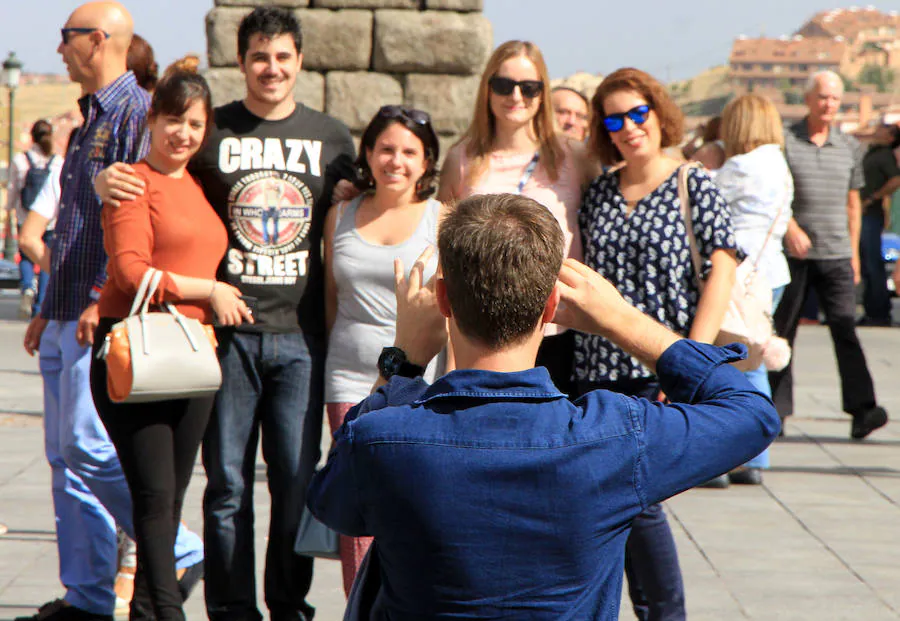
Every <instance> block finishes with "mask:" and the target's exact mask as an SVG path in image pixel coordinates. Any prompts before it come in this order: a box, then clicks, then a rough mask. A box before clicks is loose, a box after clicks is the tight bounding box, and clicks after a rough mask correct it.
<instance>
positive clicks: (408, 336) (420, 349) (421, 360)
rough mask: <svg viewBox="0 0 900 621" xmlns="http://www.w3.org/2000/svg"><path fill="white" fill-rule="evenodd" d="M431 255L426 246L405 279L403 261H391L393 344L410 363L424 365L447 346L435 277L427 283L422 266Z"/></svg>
mask: <svg viewBox="0 0 900 621" xmlns="http://www.w3.org/2000/svg"><path fill="white" fill-rule="evenodd" d="M432 256H434V247H433V246H429V247H428V248H426V249H425V251H424V252H423V253H422V254H421V255H419V258H418V259H416V262H415V263H413V266H412V270H411V271H410V273H409V279H407V278H406V271H405V269H404V267H403V261H401V260H400V259H394V292H395V294H396V297H397V336H396V338H395V339H394V345H395V346H397V347H399V348H400V349H402V350H403V351H404V352H405V353H406V357H407V359H409V361H410V362H412V363H414V364H417V365H421V366H426V365H427V364H428V363H429V362H431V359H432V358H434V357H435V356H436V355H438V353H440V351H441V350H442V349H443V348H444V346H445V345H446V344H447V322H446V319H445V318H444V316H443V315H442V314H441V311H440V309H439V308H438V303H437V295H436V294H435V282H436V278H437V277H436V276H433V277H432V278H431V279H430V280H429V281H428V282H427V283H423V281H424V279H425V266H426V265H428V261H430V260H431V257H432Z"/></svg>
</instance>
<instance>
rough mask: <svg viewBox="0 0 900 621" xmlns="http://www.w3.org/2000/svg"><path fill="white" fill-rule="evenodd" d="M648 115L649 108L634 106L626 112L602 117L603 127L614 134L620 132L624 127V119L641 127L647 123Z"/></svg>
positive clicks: (644, 105)
mask: <svg viewBox="0 0 900 621" xmlns="http://www.w3.org/2000/svg"><path fill="white" fill-rule="evenodd" d="M649 114H650V106H649V105H647V104H642V105H640V106H635V107H634V108H632V109H631V110H629V111H627V112H619V113H617V114H607V115H606V116H605V117H603V125H605V126H606V130H607V131H609V132H613V133H615V132H618V131H622V128H623V127H625V117H628V118H629V119H631V120H632V122H633V123H634V124H635V125H643V124H644V123H646V122H647V116H648V115H649Z"/></svg>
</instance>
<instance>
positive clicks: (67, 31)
mask: <svg viewBox="0 0 900 621" xmlns="http://www.w3.org/2000/svg"><path fill="white" fill-rule="evenodd" d="M98 31H99V32H102V33H103V38H104V39H109V33H108V32H106V31H105V30H101V29H100V28H60V29H59V33H60V34H61V35H62V42H63V44H66V43H68V42H69V39H70V38H71V37H70V35H73V34H90V33H92V32H98Z"/></svg>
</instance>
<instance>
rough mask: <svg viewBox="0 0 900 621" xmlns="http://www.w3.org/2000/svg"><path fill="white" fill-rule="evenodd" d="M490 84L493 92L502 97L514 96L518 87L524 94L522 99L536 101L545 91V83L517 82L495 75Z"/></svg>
mask: <svg viewBox="0 0 900 621" xmlns="http://www.w3.org/2000/svg"><path fill="white" fill-rule="evenodd" d="M488 84H490V86H491V90H492V91H494V93H496V94H497V95H500V96H501V97H506V96H508V95H512V94H513V91H514V90H516V87H517V86H518V87H519V91H520V92H521V93H522V97H524V98H525V99H534V98H535V97H537V96H538V95H540V94H541V93H542V92H543V90H544V83H543V82H541V81H540V80H522V81H520V82H516V81H515V80H511V79H509V78H501V77H500V76H498V75H495V76H494V77H492V78H491V79H490V80H488Z"/></svg>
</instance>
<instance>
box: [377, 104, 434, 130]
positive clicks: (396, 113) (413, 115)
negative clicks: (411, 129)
mask: <svg viewBox="0 0 900 621" xmlns="http://www.w3.org/2000/svg"><path fill="white" fill-rule="evenodd" d="M377 116H380V117H383V118H386V119H409V120H410V121H412V122H413V123H415V124H416V125H429V124H430V123H431V117H430V116H428V113H427V112H425V111H423V110H417V109H415V108H407V107H406V106H381V108H380V109H379V110H378V115H377Z"/></svg>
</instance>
